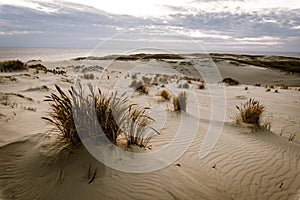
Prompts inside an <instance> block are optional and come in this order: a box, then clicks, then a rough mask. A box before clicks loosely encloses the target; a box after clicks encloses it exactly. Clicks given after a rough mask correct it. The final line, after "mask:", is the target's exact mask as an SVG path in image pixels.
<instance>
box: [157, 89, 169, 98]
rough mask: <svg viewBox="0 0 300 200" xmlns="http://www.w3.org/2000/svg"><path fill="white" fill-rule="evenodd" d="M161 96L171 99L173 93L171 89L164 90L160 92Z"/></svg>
mask: <svg viewBox="0 0 300 200" xmlns="http://www.w3.org/2000/svg"><path fill="white" fill-rule="evenodd" d="M159 96H161V97H162V98H164V99H166V100H170V99H171V95H170V93H169V91H167V90H162V91H161V92H160V93H159Z"/></svg>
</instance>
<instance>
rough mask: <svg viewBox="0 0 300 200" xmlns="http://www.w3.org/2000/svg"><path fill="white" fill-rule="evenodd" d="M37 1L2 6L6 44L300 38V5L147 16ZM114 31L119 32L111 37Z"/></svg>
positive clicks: (229, 42)
mask: <svg viewBox="0 0 300 200" xmlns="http://www.w3.org/2000/svg"><path fill="white" fill-rule="evenodd" d="M194 2H200V1H194ZM201 2H206V3H208V1H201ZM240 2H243V1H240ZM34 3H35V4H34V6H33V5H30V6H20V5H18V6H16V5H15V6H12V5H2V6H1V12H0V19H1V20H0V25H1V26H0V44H1V45H2V46H11V47H67V48H93V47H94V46H95V45H96V44H98V43H99V42H101V41H102V42H103V41H107V40H114V42H113V45H114V46H115V47H117V46H118V45H119V46H121V45H122V47H123V46H126V45H127V46H128V47H130V46H136V45H133V43H134V42H135V41H136V42H137V43H139V46H142V45H143V44H147V45H150V46H151V45H152V46H153V45H157V46H160V44H164V45H166V46H168V47H169V48H171V45H172V44H173V46H174V48H175V47H176V48H183V47H185V48H187V49H188V48H189V47H188V46H187V45H186V46H185V45H182V44H183V43H186V44H189V40H191V41H197V42H199V43H201V44H202V45H203V46H205V47H206V48H214V49H219V48H228V49H233V48H238V49H240V48H242V47H243V48H245V49H247V48H252V50H253V49H255V48H265V49H270V50H272V51H273V50H276V49H277V50H278V51H299V45H295V43H296V42H299V27H300V17H299V15H298V13H299V12H300V9H291V10H288V11H287V10H286V9H281V8H272V9H266V10H264V11H251V12H245V11H244V10H242V9H240V8H236V10H234V12H229V11H226V9H225V10H224V11H222V12H215V11H204V10H197V9H191V8H189V7H175V6H167V7H168V8H169V9H172V12H171V14H168V15H166V16H163V17H157V18H149V17H147V18H144V17H134V16H129V15H116V14H111V13H107V12H105V11H101V10H98V9H95V8H93V7H90V6H84V5H78V4H74V3H68V2H61V3H60V4H57V3H56V2H54V3H53V2H52V1H46V2H41V1H34ZM49 10H51V12H50V11H49ZM116 34H120V35H119V36H118V37H117V38H116V37H113V38H112V36H115V35H116ZM176 41H177V42H176ZM126 42H127V43H126ZM111 44H112V43H111ZM298 44H299V43H298ZM180 45H181V46H180ZM107 48H109V46H108V47H107Z"/></svg>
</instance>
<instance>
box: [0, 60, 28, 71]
mask: <svg viewBox="0 0 300 200" xmlns="http://www.w3.org/2000/svg"><path fill="white" fill-rule="evenodd" d="M27 69H28V68H27V66H26V64H25V63H23V62H21V61H19V60H8V61H3V62H0V71H1V72H13V71H22V70H27Z"/></svg>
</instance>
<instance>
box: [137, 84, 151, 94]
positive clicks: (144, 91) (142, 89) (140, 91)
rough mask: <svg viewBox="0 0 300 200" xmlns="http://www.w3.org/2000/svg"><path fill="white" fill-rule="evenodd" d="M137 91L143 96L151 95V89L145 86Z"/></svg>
mask: <svg viewBox="0 0 300 200" xmlns="http://www.w3.org/2000/svg"><path fill="white" fill-rule="evenodd" d="M136 91H137V92H139V93H141V94H149V88H148V87H146V86H144V85H142V86H140V87H138V88H136Z"/></svg>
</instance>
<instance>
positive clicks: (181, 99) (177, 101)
mask: <svg viewBox="0 0 300 200" xmlns="http://www.w3.org/2000/svg"><path fill="white" fill-rule="evenodd" d="M172 103H173V107H174V111H180V110H182V111H186V106H187V94H186V92H180V93H179V94H178V96H177V97H176V96H175V97H173V98H172Z"/></svg>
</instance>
